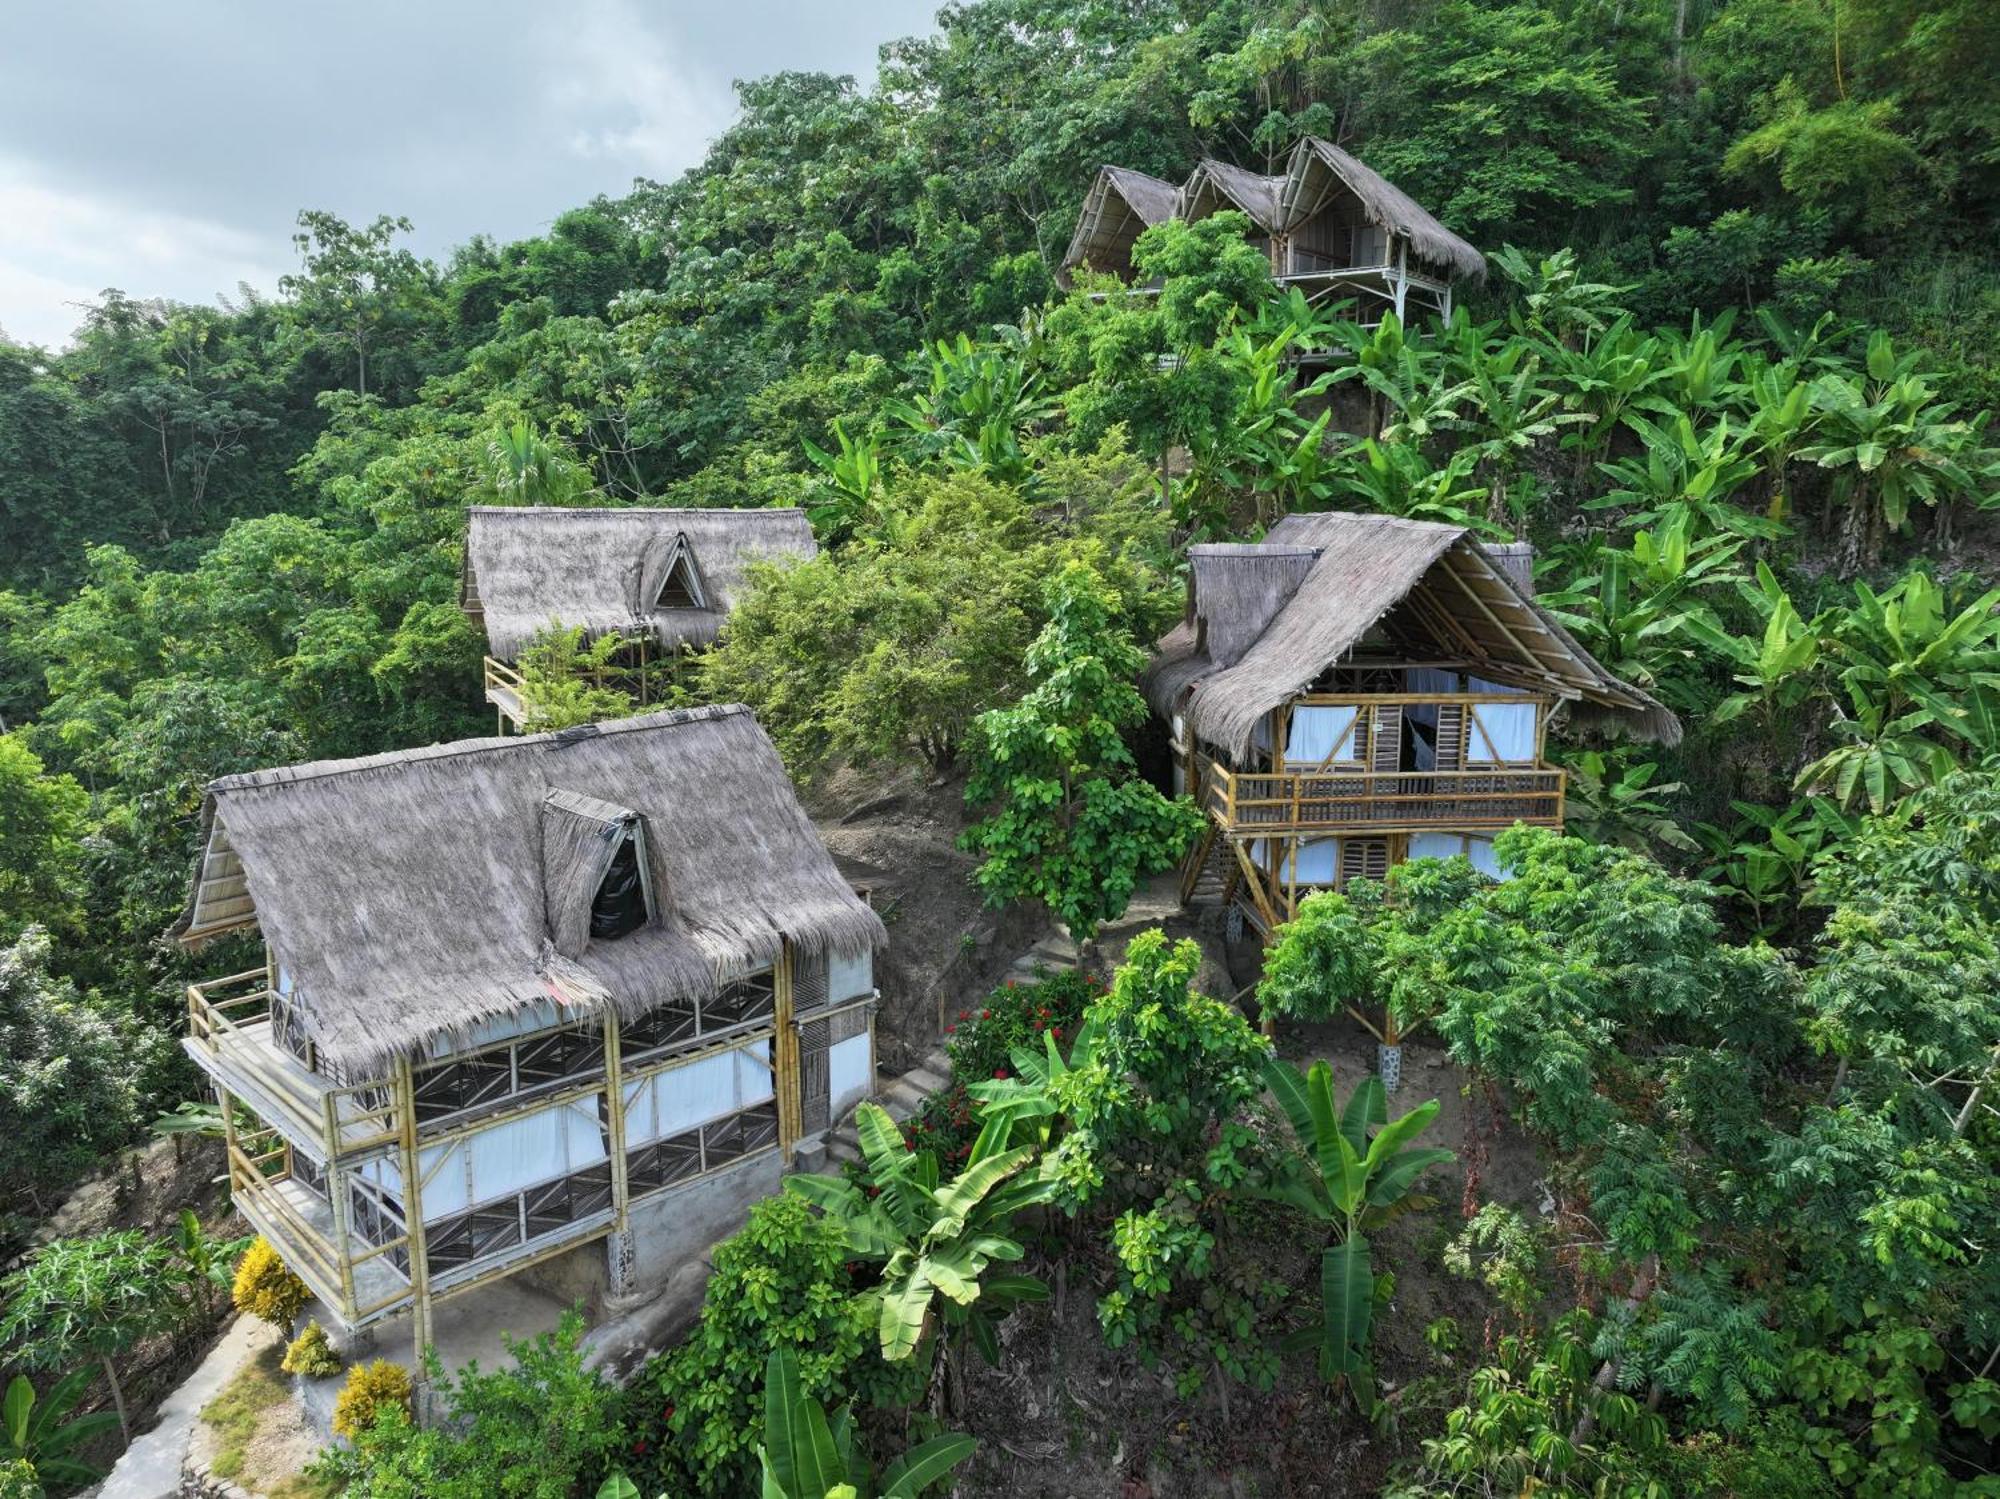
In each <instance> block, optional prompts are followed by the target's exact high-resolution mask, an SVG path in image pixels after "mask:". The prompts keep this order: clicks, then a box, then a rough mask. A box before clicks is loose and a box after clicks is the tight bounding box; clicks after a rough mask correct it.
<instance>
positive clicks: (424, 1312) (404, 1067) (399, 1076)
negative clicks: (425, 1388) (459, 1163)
mask: <svg viewBox="0 0 2000 1499" xmlns="http://www.w3.org/2000/svg"><path fill="white" fill-rule="evenodd" d="M395 1095H396V1125H397V1133H398V1135H399V1136H400V1137H401V1142H402V1148H401V1155H402V1163H403V1236H404V1238H405V1239H406V1240H407V1241H408V1245H409V1254H410V1336H411V1339H412V1341H413V1342H414V1344H415V1346H416V1354H417V1366H416V1368H415V1369H414V1370H413V1371H412V1373H413V1374H414V1376H415V1378H416V1379H417V1380H418V1381H419V1382H421V1381H422V1379H423V1377H424V1350H425V1349H427V1348H429V1347H430V1345H431V1341H432V1339H431V1269H430V1262H429V1260H428V1258H427V1257H426V1255H425V1252H424V1183H423V1174H422V1172H421V1170H420V1169H419V1166H418V1160H419V1153H418V1150H417V1090H416V1084H415V1083H414V1082H413V1081H412V1080H411V1077H410V1059H409V1058H408V1057H402V1058H399V1059H398V1060H397V1062H396V1076H395Z"/></svg>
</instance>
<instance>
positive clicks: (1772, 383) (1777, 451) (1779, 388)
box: [1743, 359, 1818, 522]
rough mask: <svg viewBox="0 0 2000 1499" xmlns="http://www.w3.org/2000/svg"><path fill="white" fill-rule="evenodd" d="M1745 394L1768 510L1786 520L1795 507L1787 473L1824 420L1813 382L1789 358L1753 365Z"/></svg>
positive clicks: (1747, 425) (1750, 443)
mask: <svg viewBox="0 0 2000 1499" xmlns="http://www.w3.org/2000/svg"><path fill="white" fill-rule="evenodd" d="M1744 394H1745V396H1746V398H1747V399H1748V401H1749V403H1750V409H1749V415H1748V417H1747V418H1746V419H1745V422H1744V427H1743V435H1744V438H1745V441H1746V444H1747V447H1748V449H1749V451H1751V452H1753V453H1755V455H1756V457H1757V463H1758V466H1759V467H1760V468H1761V469H1762V470H1763V473H1764V487H1765V491H1766V493H1765V498H1764V515H1765V518H1766V519H1768V520H1771V521H1774V522H1782V521H1784V520H1785V519H1786V518H1787V517H1788V516H1789V515H1790V514H1791V508H1792V504H1791V496H1790V494H1789V492H1788V491H1787V489H1786V485H1785V479H1786V475H1787V473H1788V472H1789V471H1790V468H1791V463H1792V459H1794V458H1795V457H1797V456H1798V452H1799V449H1800V448H1801V447H1803V446H1804V445H1805V440H1806V438H1807V437H1808V436H1810V435H1811V433H1812V430H1813V427H1814V424H1815V423H1816V421H1817V420H1818V418H1817V416H1816V415H1815V413H1814V411H1813V404H1812V384H1811V382H1810V381H1808V380H1805V379H1804V378H1802V377H1801V375H1800V373H1799V367H1798V365H1797V364H1796V363H1794V362H1793V361H1791V360H1789V359H1788V360H1784V361H1781V362H1780V363H1777V364H1760V365H1757V366H1755V367H1753V368H1752V369H1751V370H1750V371H1749V374H1748V378H1747V379H1746V380H1745V382H1744Z"/></svg>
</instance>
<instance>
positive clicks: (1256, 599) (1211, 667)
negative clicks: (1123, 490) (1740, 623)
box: [1142, 512, 1681, 755]
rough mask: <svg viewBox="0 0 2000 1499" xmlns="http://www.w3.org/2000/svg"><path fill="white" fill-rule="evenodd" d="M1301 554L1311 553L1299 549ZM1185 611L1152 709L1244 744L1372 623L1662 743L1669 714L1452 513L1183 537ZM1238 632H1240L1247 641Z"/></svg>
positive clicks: (1150, 683)
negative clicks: (1200, 539)
mask: <svg viewBox="0 0 2000 1499" xmlns="http://www.w3.org/2000/svg"><path fill="white" fill-rule="evenodd" d="M1302 554H1303V555H1305V556H1309V557H1310V559H1311V560H1310V565H1304V564H1303V563H1302V561H1301V558H1302ZM1189 561H1190V570H1191V585H1190V586H1191V591H1190V596H1189V617H1188V619H1187V620H1186V621H1185V622H1183V623H1182V624H1180V625H1178V626H1177V627H1175V629H1174V630H1173V631H1172V633H1170V634H1169V635H1168V636H1167V637H1166V638H1165V639H1164V640H1162V641H1161V642H1160V644H1159V649H1158V654H1157V655H1156V656H1155V657H1154V658H1153V661H1152V662H1151V664H1150V665H1149V666H1148V667H1147V669H1146V674H1145V677H1144V679H1143V682H1142V685H1143V686H1144V687H1145V689H1146V694H1147V697H1148V698H1149V699H1150V700H1151V702H1152V704H1153V707H1154V709H1155V710H1156V711H1157V712H1159V713H1160V714H1161V715H1162V716H1167V715H1170V714H1174V713H1179V714H1181V715H1182V716H1183V717H1184V719H1185V720H1186V722H1187V725H1188V728H1189V729H1190V730H1191V731H1192V732H1193V733H1194V735H1195V736H1196V737H1197V738H1198V739H1201V740H1205V741H1207V742H1208V743H1211V744H1217V745H1220V746H1222V747H1223V748H1225V749H1227V750H1229V751H1231V752H1232V753H1234V754H1238V755H1241V754H1243V753H1245V752H1246V751H1247V750H1248V748H1249V746H1250V741H1251V736H1252V734H1253V733H1254V732H1255V730H1256V726H1257V723H1258V720H1260V719H1261V718H1263V717H1264V715H1266V714H1267V713H1269V712H1270V711H1271V710H1272V709H1273V708H1276V707H1277V706H1278V705H1279V704H1281V703H1284V702H1287V701H1289V700H1290V699H1292V698H1293V697H1295V696H1297V695H1298V694H1299V693H1301V692H1304V691H1305V690H1307V688H1309V687H1310V686H1311V685H1312V683H1313V682H1314V681H1315V680H1316V679H1317V678H1318V677H1319V676H1320V675H1321V674H1322V673H1323V672H1325V671H1326V670H1327V669H1328V668H1329V667H1332V666H1334V665H1336V664H1337V663H1339V662H1340V661H1341V660H1342V659H1343V658H1345V657H1347V656H1348V655H1349V654H1350V653H1351V652H1352V651H1353V650H1354V648H1355V647H1356V646H1357V645H1359V644H1360V643H1361V641H1362V639H1363V637H1364V636H1366V635H1368V633H1369V632H1370V630H1372V629H1374V628H1375V627H1376V626H1377V625H1378V624H1379V623H1381V622H1383V621H1384V620H1385V617H1387V616H1390V615H1391V612H1392V611H1399V606H1405V605H1406V602H1407V609H1406V610H1403V611H1401V612H1398V613H1397V616H1396V623H1397V624H1398V625H1399V627H1400V628H1408V629H1411V630H1421V631H1424V632H1425V633H1426V634H1427V635H1428V636H1430V637H1431V638H1432V639H1433V640H1436V637H1438V636H1440V635H1442V636H1444V637H1445V638H1444V639H1443V640H1442V641H1438V642H1437V643H1438V644H1439V645H1440V646H1442V647H1443V648H1445V649H1448V650H1451V651H1453V652H1455V653H1457V654H1460V655H1462V656H1463V657H1465V658H1466V659H1467V660H1469V661H1471V662H1473V663H1475V664H1476V665H1478V667H1479V671H1478V673H1477V674H1478V675H1481V676H1488V677H1490V678H1491V679H1493V680H1496V681H1509V682H1513V683H1516V684H1518V685H1520V686H1523V687H1528V688H1532V689H1534V690H1537V691H1542V692H1547V693H1549V694H1550V695H1552V696H1554V697H1557V698H1561V699H1564V700H1566V701H1569V702H1571V703H1574V704H1576V705H1577V707H1576V709H1575V710H1574V711H1577V712H1579V713H1581V714H1583V715H1584V716H1587V717H1600V716H1601V717H1602V718H1604V719H1605V721H1607V722H1609V723H1611V724H1614V725H1616V726H1618V727H1622V728H1624V729H1625V730H1627V731H1628V732H1631V733H1633V734H1635V735H1638V736H1639V737H1643V738H1651V739H1659V740H1663V741H1665V742H1667V743H1669V744H1672V743H1677V742H1678V741H1679V739H1680V733H1681V730H1680V722H1679V720H1677V719H1676V718H1675V717H1674V715H1673V714H1672V713H1670V712H1668V711H1667V709H1665V708H1664V707H1662V706H1661V705H1660V704H1659V703H1657V702H1655V701H1654V700H1653V699H1652V698H1651V697H1649V696H1647V695H1646V694H1645V693H1644V692H1641V691H1640V690H1639V689H1638V688H1636V687H1633V686H1630V685H1629V684H1627V683H1624V682H1621V681H1619V680H1618V679H1617V678H1616V677H1614V676H1612V675H1611V673H1610V672H1608V671H1606V670H1605V669H1604V668H1603V667H1602V666H1600V665H1599V664H1598V663H1597V662H1596V661H1595V660H1594V659H1593V658H1592V657H1591V655H1590V653H1589V652H1588V651H1586V650H1584V648H1583V647H1582V646H1581V645H1579V644H1578V643H1577V642H1576V640H1575V639H1574V638H1573V637H1572V636H1571V635H1570V634H1569V632H1568V631H1567V630H1565V629H1564V628H1563V627H1562V626H1561V624H1559V623H1558V622H1557V621H1556V619H1555V617H1554V616H1553V615H1551V614H1550V613H1549V612H1548V611H1547V610H1545V609H1543V608H1541V607H1540V606H1539V605H1538V604H1536V603H1535V601H1534V598H1533V595H1532V592H1531V591H1530V590H1528V589H1526V588H1523V587H1522V586H1521V584H1519V583H1518V582H1516V581H1515V579H1514V577H1513V576H1512V570H1513V569H1514V568H1517V567H1518V566H1519V559H1518V554H1516V556H1511V557H1508V558H1506V559H1504V560H1503V559H1502V558H1499V557H1496V556H1495V555H1494V554H1493V553H1492V552H1490V551H1488V550H1487V548H1486V547H1485V546H1483V545H1482V544H1481V543H1480V542H1479V541H1478V540H1477V538H1475V537H1474V536H1473V534H1472V533H1471V532H1470V531H1468V530H1467V529H1465V528H1464V527H1462V526H1447V525H1436V524H1432V523H1430V522H1426V521H1409V520H1398V519H1396V518H1394V517H1392V516H1385V515H1352V514H1346V513H1342V512H1331V513H1327V514H1320V515H1290V516H1286V517H1285V518H1284V519H1283V520H1281V521H1279V522H1278V524H1277V525H1275V526H1273V527H1272V528H1271V530H1270V533H1269V535H1268V536H1267V537H1266V539H1265V540H1264V541H1263V542H1262V543H1259V544H1257V545H1253V546H1226V547H1209V546H1197V547H1191V548H1190V549H1189ZM1246 642H1247V643H1246Z"/></svg>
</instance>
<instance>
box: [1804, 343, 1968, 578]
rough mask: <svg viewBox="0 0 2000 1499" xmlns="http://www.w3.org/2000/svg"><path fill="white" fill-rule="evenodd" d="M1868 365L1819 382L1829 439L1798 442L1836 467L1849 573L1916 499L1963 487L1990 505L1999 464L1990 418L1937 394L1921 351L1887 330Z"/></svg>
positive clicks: (1928, 501)
mask: <svg viewBox="0 0 2000 1499" xmlns="http://www.w3.org/2000/svg"><path fill="white" fill-rule="evenodd" d="M1865 365H1866V368H1865V371H1864V373H1863V374H1862V375H1861V376H1859V377H1856V376H1853V375H1841V374H1826V375H1822V376H1820V378H1819V379H1817V380H1815V381H1814V382H1813V387H1812V404H1813V407H1814V409H1815V410H1816V411H1817V412H1818V413H1819V428H1820V430H1819V432H1818V434H1816V435H1818V436H1820V437H1821V438H1822V439H1823V440H1822V441H1820V442H1817V443H1814V444H1812V445H1810V446H1807V447H1803V448H1801V449H1799V457H1801V458H1806V459H1810V460H1812V461H1813V462H1814V463H1817V464H1818V465H1819V466H1820V467H1821V468H1825V469H1831V470H1833V471H1834V496H1835V498H1836V499H1837V500H1838V501H1839V502H1840V503H1841V504H1842V506H1843V512H1842V518H1841V529H1840V567H1841V574H1842V576H1844V577H1852V576H1853V575H1854V574H1855V573H1856V572H1858V571H1860V570H1861V569H1863V568H1868V567H1873V566H1874V565H1875V563H1876V562H1877V561H1879V560H1880V557H1881V552H1882V542H1883V538H1884V535H1885V533H1889V532H1900V531H1903V530H1905V529H1907V527H1908V525H1909V518H1910V511H1911V509H1912V508H1913V507H1914V506H1916V505H1925V506H1931V507H1935V506H1937V505H1939V504H1943V503H1949V502H1950V501H1951V500H1952V499H1954V498H1956V497H1958V496H1961V495H1964V496H1968V497H1971V498H1972V499H1974V500H1975V501H1976V502H1977V503H1979V504H1982V505H1983V504H1987V503H1990V502H1991V500H1992V498H1993V481H1994V479H1995V475H1996V467H2000V466H1996V463H1995V461H1994V455H1993V452H1992V450H1991V449H1988V448H1986V447H1985V446H1984V445H1983V444H1982V442H1981V433H1982V431H1983V430H1984V426H1985V417H1984V416H1983V415H1982V416H1981V417H1980V418H1979V419H1978V420H1976V421H1968V420H1964V419H1962V418H1960V417H1958V415H1957V409H1956V408H1955V407H1953V406H1951V405H1949V404H1947V403H1944V402H1941V401H1938V400H1937V399H1936V395H1935V392H1934V391H1933V390H1932V389H1931V386H1930V384H1929V383H1928V382H1927V381H1926V380H1925V379H1924V378H1923V377H1922V376H1921V375H1920V374H1918V373H1917V371H1916V365H1915V356H1913V355H1905V356H1903V357H1901V358H1898V357H1897V355H1896V351H1895V346H1894V345H1893V344H1892V343H1891V342H1890V340H1889V336H1888V335H1887V334H1886V333H1884V332H1882V331H1880V330H1879V329H1878V330H1877V331H1876V332H1875V333H1874V335H1873V336H1871V337H1870V338H1869V340H1868V353H1867V357H1866V361H1865Z"/></svg>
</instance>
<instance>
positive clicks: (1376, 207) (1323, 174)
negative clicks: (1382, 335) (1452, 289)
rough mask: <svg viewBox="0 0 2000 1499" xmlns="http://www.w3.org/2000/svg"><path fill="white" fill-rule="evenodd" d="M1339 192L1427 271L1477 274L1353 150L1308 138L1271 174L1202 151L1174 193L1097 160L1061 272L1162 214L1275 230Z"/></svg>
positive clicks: (1120, 250) (1118, 244) (1465, 248)
mask: <svg viewBox="0 0 2000 1499" xmlns="http://www.w3.org/2000/svg"><path fill="white" fill-rule="evenodd" d="M1341 198H1351V199H1353V200H1354V201H1355V202H1356V203H1357V204H1358V205H1359V208H1360V211H1361V216H1362V217H1363V218H1365V219H1367V220H1368V221H1369V222H1370V223H1373V224H1377V225H1380V226H1381V228H1382V229H1383V230H1384V231H1385V232H1387V233H1389V234H1391V235H1396V236H1400V237H1401V238H1402V239H1404V240H1406V241H1407V242H1408V243H1409V246H1410V252H1411V254H1412V256H1413V257H1414V258H1415V259H1416V260H1417V261H1418V262H1420V263H1421V264H1422V265H1423V266H1424V267H1427V268H1428V269H1430V270H1431V271H1433V272H1437V273H1441V274H1443V275H1445V276H1447V277H1452V276H1460V277H1466V278H1468V279H1472V280H1478V279H1481V278H1483V277H1484V276H1485V274H1486V257H1485V256H1483V255H1481V254H1480V253H1479V251H1478V250H1476V249H1474V248H1473V247H1472V246H1471V245H1469V244H1467V243H1466V242H1465V241H1464V240H1462V239H1460V238H1459V237H1458V236H1457V235H1456V234H1453V233H1452V232H1451V231H1450V230H1449V229H1447V228H1445V227H1444V225H1442V224H1440V223H1439V222H1438V221H1437V219H1436V218H1435V217H1433V216H1432V215H1431V214H1430V212H1429V211H1427V210H1426V209H1425V208H1424V206H1423V205H1422V204H1420V203H1418V202H1417V201H1416V199H1414V198H1412V197H1411V196H1410V195H1409V194H1408V193H1406V192H1404V191H1403V190H1402V189H1401V188H1399V187H1397V186H1396V184H1395V183H1393V182H1391V181H1389V179H1388V178H1386V177H1384V176H1383V175H1382V174H1381V173H1380V172H1378V171H1376V170H1375V169H1374V168H1373V167H1371V166H1369V165H1368V164H1367V163H1366V162H1364V161H1362V160H1361V159H1360V158H1359V157H1357V156H1355V155H1354V154H1352V153H1351V152H1348V151H1344V150H1342V149H1341V148H1340V147H1339V146H1336V145H1334V144H1333V142H1332V141H1327V140H1321V139H1320V138H1319V137H1318V136H1307V137H1306V138H1305V139H1303V140H1301V141H1300V142H1299V143H1298V144H1297V145H1296V146H1294V147H1293V148H1292V154H1291V156H1290V158H1289V160H1288V161H1287V163H1286V167H1285V171H1284V172H1283V173H1282V174H1280V175H1279V176H1275V177H1266V176H1264V175H1263V174H1262V173H1259V172H1253V171H1250V170H1249V169H1247V168H1245V167H1239V166H1232V165H1230V164H1229V163H1228V162H1224V161H1216V160H1213V159H1212V158H1204V159H1203V160H1202V161H1201V162H1200V163H1199V164H1198V165H1197V166H1196V167H1195V169H1194V171H1193V172H1192V173H1191V174H1190V175H1189V177H1188V179H1187V181H1186V183H1184V184H1183V185H1182V186H1181V188H1180V189H1179V191H1178V194H1177V195H1176V193H1175V189H1174V188H1173V187H1171V186H1170V185H1169V184H1167V183H1165V182H1162V181H1161V180H1160V179H1159V178H1157V177H1148V176H1146V174H1145V173H1143V172H1133V171H1130V170H1128V169H1126V168H1124V167H1109V166H1108V167H1104V168H1103V169H1102V170H1100V171H1099V172H1098V175H1097V181H1096V183H1095V184H1093V186H1092V187H1091V190H1090V195H1089V196H1088V197H1087V198H1086V199H1085V200H1084V206H1083V213H1082V215H1081V216H1080V217H1079V219H1078V221H1077V226H1076V234H1075V235H1074V237H1072V239H1071V240H1070V246H1069V252H1068V253H1067V254H1066V255H1065V256H1064V257H1063V269H1064V270H1065V271H1068V270H1070V269H1073V268H1074V267H1076V266H1078V265H1081V264H1083V263H1084V262H1085V261H1089V262H1090V263H1091V264H1093V265H1097V266H1099V267H1100V268H1111V269H1121V268H1122V262H1123V260H1124V259H1125V258H1126V257H1128V256H1129V255H1130V253H1131V242H1132V240H1133V238H1135V237H1136V236H1137V235H1138V233H1139V231H1140V230H1141V229H1144V228H1148V227H1150V226H1152V225H1154V224H1157V223H1160V222H1161V221H1162V220H1164V219H1168V218H1176V217H1178V218H1183V219H1200V218H1205V217H1207V216H1208V215H1209V214H1211V213H1216V212H1218V211H1220V210H1222V209H1225V208H1237V209H1241V210H1242V211H1243V212H1244V213H1246V214H1248V215H1249V216H1250V219H1251V221H1252V222H1253V223H1254V224H1255V225H1256V226H1257V228H1258V230H1259V231H1260V232H1261V233H1264V234H1284V233H1289V232H1291V231H1292V230H1294V229H1297V228H1298V227H1299V226H1300V225H1301V224H1303V223H1305V222H1306V221H1307V220H1308V219H1311V218H1313V217H1314V216H1315V215H1317V214H1319V213H1322V212H1324V211H1326V210H1327V208H1329V207H1330V206H1332V205H1333V204H1334V203H1335V202H1336V201H1337V200H1338V199H1341ZM1114 202H1115V203H1117V204H1119V205H1129V207H1127V208H1126V209H1125V211H1124V212H1122V213H1120V212H1116V211H1113V210H1112V209H1111V208H1110V205H1112V204H1113V203H1114ZM1141 205H1143V207H1142V206H1141ZM1121 236H1122V238H1121Z"/></svg>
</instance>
